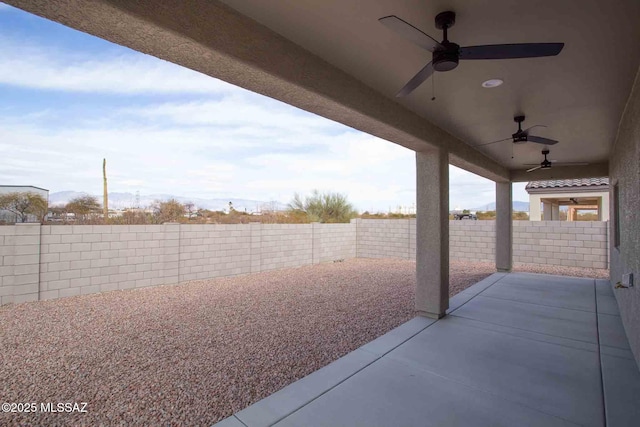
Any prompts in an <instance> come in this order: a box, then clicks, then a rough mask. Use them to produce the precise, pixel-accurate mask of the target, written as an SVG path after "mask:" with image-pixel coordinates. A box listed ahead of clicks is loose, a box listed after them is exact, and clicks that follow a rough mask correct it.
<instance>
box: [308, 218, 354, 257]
mask: <svg viewBox="0 0 640 427" xmlns="http://www.w3.org/2000/svg"><path fill="white" fill-rule="evenodd" d="M313 226H314V227H316V228H315V229H314V232H313V237H314V240H313V250H314V255H313V260H314V264H317V263H318V262H332V261H336V260H344V259H349V258H356V256H357V253H356V236H357V233H356V226H355V223H353V222H352V223H351V224H318V223H316V224H313Z"/></svg>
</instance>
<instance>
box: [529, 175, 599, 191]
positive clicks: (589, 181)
mask: <svg viewBox="0 0 640 427" xmlns="http://www.w3.org/2000/svg"><path fill="white" fill-rule="evenodd" d="M607 185H609V178H608V177H603V178H582V179H556V180H551V181H531V182H529V183H528V184H527V186H526V187H525V190H529V189H532V188H563V187H602V186H607Z"/></svg>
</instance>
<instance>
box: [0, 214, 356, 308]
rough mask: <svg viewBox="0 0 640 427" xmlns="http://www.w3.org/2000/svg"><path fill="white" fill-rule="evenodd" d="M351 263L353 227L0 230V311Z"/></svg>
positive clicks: (167, 226)
mask: <svg viewBox="0 0 640 427" xmlns="http://www.w3.org/2000/svg"><path fill="white" fill-rule="evenodd" d="M355 256H356V228H355V224H264V225H262V224H259V223H253V224H239V225H190V224H184V225H181V224H164V225H119V226H115V225H114V226H109V225H93V226H92V225H78V226H75V225H74V226H64V225H60V226H40V224H18V225H15V226H2V227H0V305H2V304H8V303H12V302H14V303H19V302H27V301H38V300H45V299H55V298H61V297H67V296H74V295H84V294H92V293H97V292H104V291H111V290H117V289H132V288H142V287H146V286H156V285H168V284H176V283H181V282H185V281H189V280H197V279H207V278H214V277H221V276H234V275H239V274H249V273H257V272H260V271H266V270H275V269H280V268H289V267H299V266H303V265H308V264H312V263H319V262H331V261H334V260H340V259H347V258H355Z"/></svg>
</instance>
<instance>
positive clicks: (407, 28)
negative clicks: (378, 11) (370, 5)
mask: <svg viewBox="0 0 640 427" xmlns="http://www.w3.org/2000/svg"><path fill="white" fill-rule="evenodd" d="M378 21H379V22H380V23H381V24H382V25H384V26H385V27H387V28H389V29H390V30H391V31H394V32H395V33H397V34H399V35H400V36H402V37H404V38H405V39H407V40H410V41H412V42H413V43H415V44H417V45H418V46H420V47H421V48H423V49H426V50H428V51H429V52H433V51H434V50H435V49H436V48H441V49H443V47H442V45H441V44H440V42H439V41H437V40H436V39H434V38H433V37H431V36H430V35H428V34H425V33H423V32H422V31H420V30H419V29H417V28H416V27H414V26H413V25H411V24H409V23H408V22H407V21H404V20H402V19H400V18H398V17H397V16H395V15H391V16H385V17H384V18H380V19H378Z"/></svg>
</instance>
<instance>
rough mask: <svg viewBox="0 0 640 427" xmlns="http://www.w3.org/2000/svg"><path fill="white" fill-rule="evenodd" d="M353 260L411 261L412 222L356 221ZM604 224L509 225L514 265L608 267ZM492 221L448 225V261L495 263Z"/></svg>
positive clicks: (588, 222)
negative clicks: (356, 235) (354, 257)
mask: <svg viewBox="0 0 640 427" xmlns="http://www.w3.org/2000/svg"><path fill="white" fill-rule="evenodd" d="M355 222H356V224H357V233H358V241H357V243H358V244H357V248H358V252H357V257H360V258H403V259H415V238H416V237H415V236H416V232H415V224H416V221H415V219H410V220H375V219H371V220H369V219H364V220H363V219H359V220H355ZM607 232H608V229H607V222H599V221H598V222H596V221H578V222H564V221H563V222H560V221H531V222H530V221H514V222H513V259H514V262H516V263H525V264H544V265H560V266H567V267H587V268H608V265H609V264H608V240H607V239H608V237H607ZM495 245H496V242H495V221H468V220H463V221H449V257H450V259H452V260H458V261H487V262H493V261H495Z"/></svg>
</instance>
